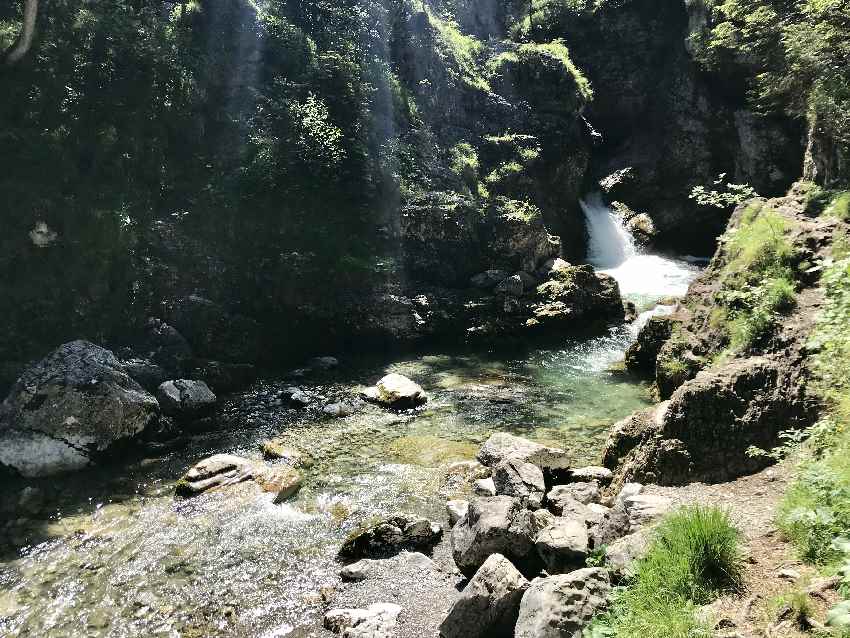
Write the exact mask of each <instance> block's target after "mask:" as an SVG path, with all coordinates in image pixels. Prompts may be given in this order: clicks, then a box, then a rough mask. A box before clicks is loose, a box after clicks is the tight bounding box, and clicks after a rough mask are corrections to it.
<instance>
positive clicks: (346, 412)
mask: <svg viewBox="0 0 850 638" xmlns="http://www.w3.org/2000/svg"><path fill="white" fill-rule="evenodd" d="M322 412H324V413H325V414H327V415H328V416H332V417H336V418H338V419H341V418H344V417H347V416H351V415H352V414H354V406H353V405H351V404H350V403H344V402H342V401H340V402H337V403H329V404H328V405H326V406H325V407H324V408H322Z"/></svg>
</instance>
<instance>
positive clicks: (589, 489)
mask: <svg viewBox="0 0 850 638" xmlns="http://www.w3.org/2000/svg"><path fill="white" fill-rule="evenodd" d="M599 495H600V491H599V483H597V482H596V481H591V482H589V483H571V484H569V485H556V486H555V487H553V488H552V489H551V490H550V491H549V493H548V494H547V495H546V499H547V500H548V501H549V502H550V503H555V504H556V505H555V507H560V508H561V509H563V507H562V506H559V505H557V503H558V501H560V500H562V499H564V498H565V497H570V498H573V499H575V500H576V501H578V502H579V503H581V504H582V505H587V504H588V503H592V502H593V501H595V500H597V499H598V498H599Z"/></svg>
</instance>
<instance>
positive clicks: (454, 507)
mask: <svg viewBox="0 0 850 638" xmlns="http://www.w3.org/2000/svg"><path fill="white" fill-rule="evenodd" d="M468 511H469V501H463V500H453V501H447V502H446V513H447V514H448V515H449V525H450V526H451V527H454V526H455V525H456V524H457V522H458V521H459V520H460V519H462V518H463V517H464V516H466V513H467V512H468Z"/></svg>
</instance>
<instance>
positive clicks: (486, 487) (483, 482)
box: [472, 478, 496, 496]
mask: <svg viewBox="0 0 850 638" xmlns="http://www.w3.org/2000/svg"><path fill="white" fill-rule="evenodd" d="M472 491H473V493H475V494H476V495H477V496H496V485H495V483H494V482H493V479H492V478H483V479H478V480H477V481H475V483H473V484H472Z"/></svg>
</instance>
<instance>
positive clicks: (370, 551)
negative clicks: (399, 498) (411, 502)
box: [339, 514, 443, 558]
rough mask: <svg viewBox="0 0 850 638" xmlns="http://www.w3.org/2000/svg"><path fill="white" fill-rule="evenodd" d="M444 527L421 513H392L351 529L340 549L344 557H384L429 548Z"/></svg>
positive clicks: (439, 536) (435, 541)
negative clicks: (408, 550) (405, 550)
mask: <svg viewBox="0 0 850 638" xmlns="http://www.w3.org/2000/svg"><path fill="white" fill-rule="evenodd" d="M442 535H443V528H442V527H440V526H439V525H438V524H437V523H432V522H431V521H429V520H428V519H426V518H422V517H421V516H413V515H410V514H395V515H392V516H388V517H386V518H383V519H381V520H379V521H376V522H374V523H370V524H369V525H367V526H366V527H364V528H360V529H358V530H355V531H354V532H352V534H351V535H350V536H349V537H348V539H347V540H346V541H345V543H344V544H343V545H342V547H341V548H340V550H339V555H340V556H341V557H343V558H362V557H383V556H392V555H394V554H398V553H399V552H400V551H401V550H403V549H428V548H430V547H432V546H434V545H435V544H436V543H437V542H438V541H439V540H440V538H441V537H442Z"/></svg>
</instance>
